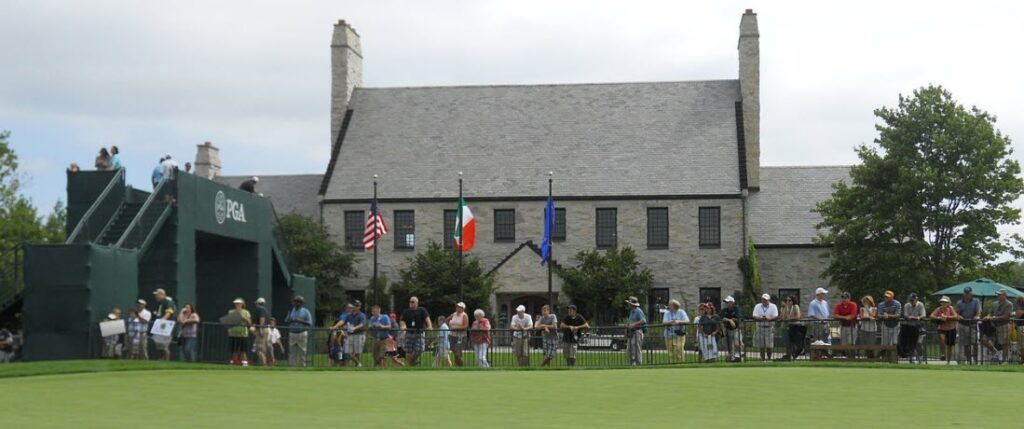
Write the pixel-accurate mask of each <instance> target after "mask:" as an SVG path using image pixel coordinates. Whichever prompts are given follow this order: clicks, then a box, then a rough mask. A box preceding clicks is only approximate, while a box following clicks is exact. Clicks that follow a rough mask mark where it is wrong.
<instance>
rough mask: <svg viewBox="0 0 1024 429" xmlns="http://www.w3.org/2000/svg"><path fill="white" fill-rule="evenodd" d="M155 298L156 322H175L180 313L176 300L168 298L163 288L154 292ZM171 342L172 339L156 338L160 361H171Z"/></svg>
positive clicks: (155, 342) (154, 315)
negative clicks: (177, 314)
mask: <svg viewBox="0 0 1024 429" xmlns="http://www.w3.org/2000/svg"><path fill="white" fill-rule="evenodd" d="M153 297H154V298H155V299H156V302H157V308H156V313H154V314H153V317H155V318H156V320H170V321H174V313H175V312H177V311H178V309H177V308H176V307H175V305H174V299H173V298H171V297H169V296H167V291H165V290H163V288H158V289H157V290H155V291H153ZM170 340H171V339H170V338H167V337H162V338H159V339H157V338H156V337H154V341H153V344H154V345H156V351H157V353H158V356H157V359H158V360H171V341H170Z"/></svg>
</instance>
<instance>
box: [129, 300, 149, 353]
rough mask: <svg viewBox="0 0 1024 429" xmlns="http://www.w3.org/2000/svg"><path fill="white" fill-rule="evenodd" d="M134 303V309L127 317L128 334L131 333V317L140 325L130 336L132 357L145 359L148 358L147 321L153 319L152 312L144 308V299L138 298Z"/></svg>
mask: <svg viewBox="0 0 1024 429" xmlns="http://www.w3.org/2000/svg"><path fill="white" fill-rule="evenodd" d="M135 303H136V307H135V310H134V311H132V315H131V318H129V319H128V331H129V334H131V332H130V331H131V328H132V319H135V321H136V322H137V323H139V324H140V325H141V326H138V327H137V332H136V334H137V335H135V337H134V338H132V340H133V341H132V344H131V348H132V354H133V357H132V359H142V360H147V359H149V321H150V320H152V319H153V313H150V311H149V310H147V309H146V300H144V299H139V300H138V301H136V302H135Z"/></svg>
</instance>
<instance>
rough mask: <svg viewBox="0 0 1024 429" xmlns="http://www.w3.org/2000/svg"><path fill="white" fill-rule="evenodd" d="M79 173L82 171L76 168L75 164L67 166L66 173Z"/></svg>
mask: <svg viewBox="0 0 1024 429" xmlns="http://www.w3.org/2000/svg"><path fill="white" fill-rule="evenodd" d="M79 171H82V169H81V168H80V167H79V166H78V163H77V162H72V163H71V165H69V166H68V173H77V172H79Z"/></svg>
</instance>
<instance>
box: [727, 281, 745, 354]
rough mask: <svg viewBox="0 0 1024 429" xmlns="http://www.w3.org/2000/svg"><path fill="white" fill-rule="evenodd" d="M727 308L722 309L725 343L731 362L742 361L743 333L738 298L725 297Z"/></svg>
mask: <svg viewBox="0 0 1024 429" xmlns="http://www.w3.org/2000/svg"><path fill="white" fill-rule="evenodd" d="M724 301H725V308H723V309H722V325H723V326H725V345H726V348H727V349H728V350H729V362H739V361H740V350H743V335H742V331H740V330H739V329H737V328H739V326H740V309H739V307H737V306H736V299H735V298H733V297H732V296H727V297H725V300H724Z"/></svg>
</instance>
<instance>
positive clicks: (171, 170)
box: [160, 153, 178, 181]
mask: <svg viewBox="0 0 1024 429" xmlns="http://www.w3.org/2000/svg"><path fill="white" fill-rule="evenodd" d="M177 174H178V162H177V161H175V160H174V159H173V158H171V154H170V153H165V154H164V158H163V161H161V162H160V175H161V176H163V178H164V179H166V180H169V181H172V180H175V179H176V178H177Z"/></svg>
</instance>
